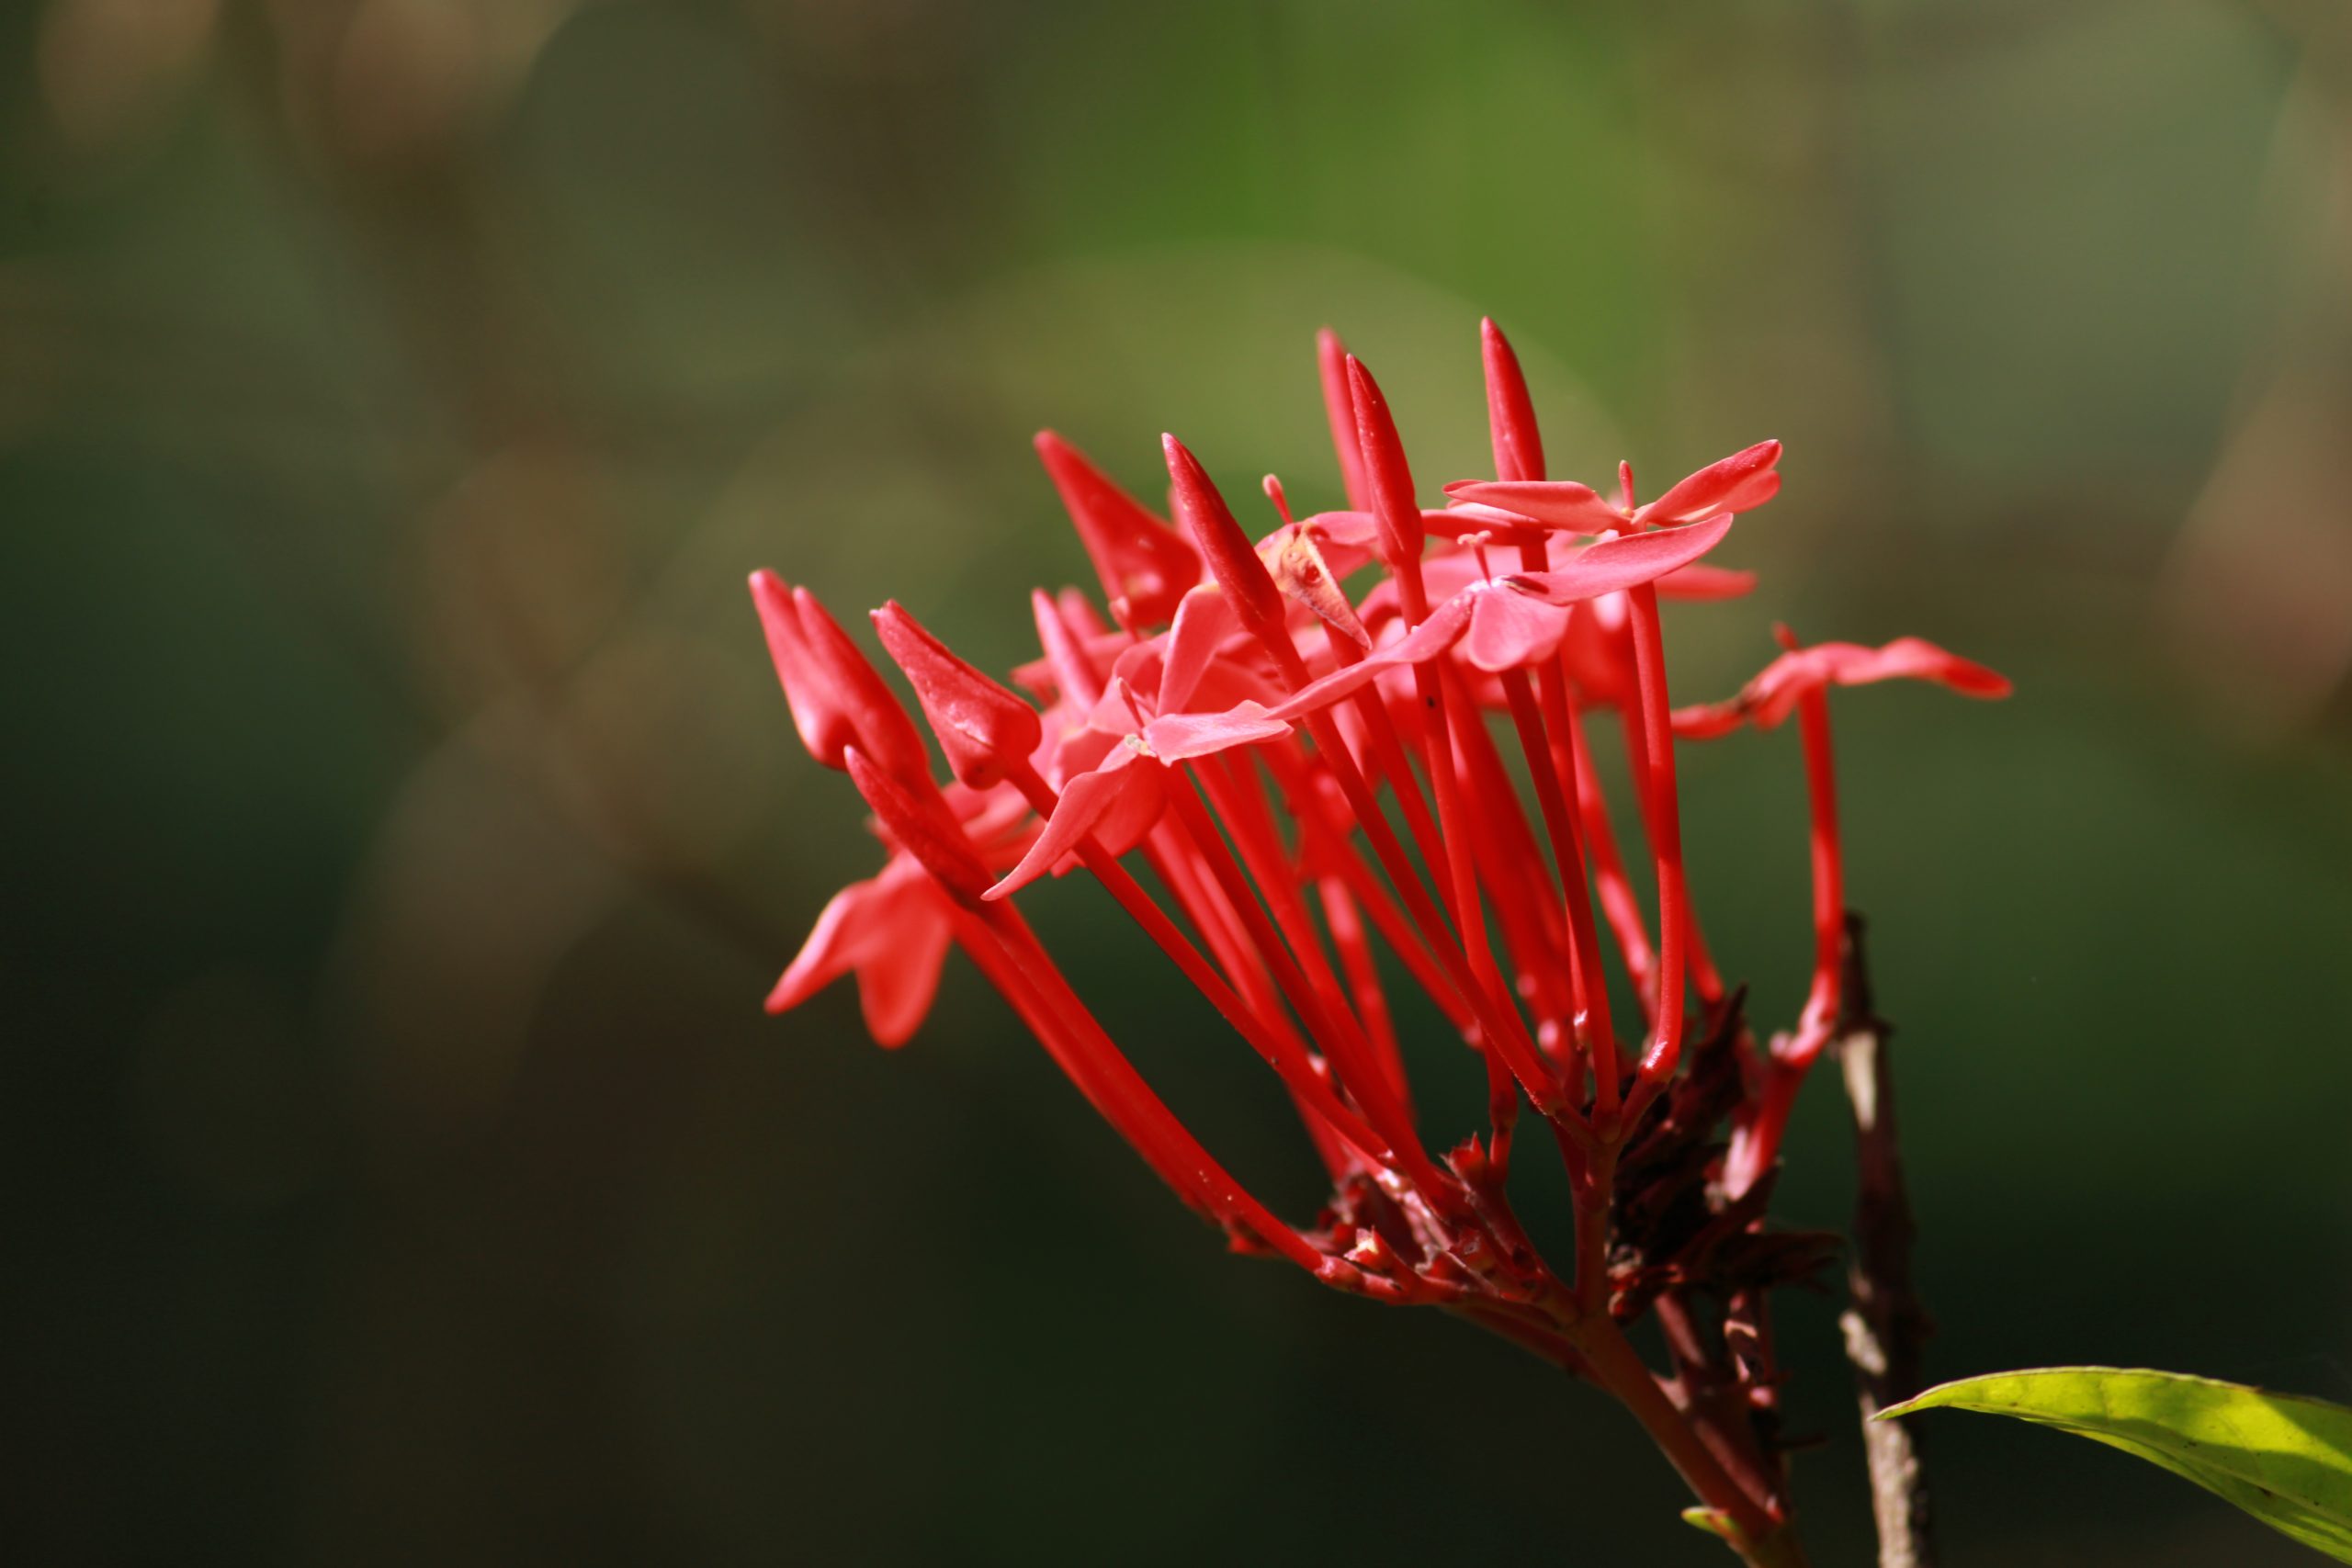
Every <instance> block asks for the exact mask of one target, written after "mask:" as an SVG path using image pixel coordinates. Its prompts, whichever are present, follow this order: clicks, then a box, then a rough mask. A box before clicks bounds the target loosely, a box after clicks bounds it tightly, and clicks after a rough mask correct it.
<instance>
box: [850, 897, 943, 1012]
mask: <svg viewBox="0 0 2352 1568" xmlns="http://www.w3.org/2000/svg"><path fill="white" fill-rule="evenodd" d="M918 900H920V901H918ZM906 905H907V907H906V908H905V909H903V910H902V911H901V912H900V913H899V917H898V919H896V920H895V921H893V923H892V926H891V931H890V940H889V941H888V942H884V943H883V944H882V945H881V947H880V948H879V950H878V951H876V953H875V954H874V956H873V957H872V958H871V959H870V960H868V961H867V962H866V963H865V964H860V965H859V966H858V971H857V1001H858V1009H859V1010H860V1011H861V1012H863V1013H864V1014H865V1028H866V1032H867V1033H869V1034H871V1035H873V1036H874V1043H876V1045H881V1046H885V1047H888V1048H889V1049H893V1050H895V1049H896V1048H898V1047H899V1046H900V1045H903V1044H905V1043H907V1041H908V1040H909V1039H910V1038H911V1037H912V1036H913V1034H914V1032H915V1031H916V1030H917V1029H919V1028H921V1027H922V1021H923V1018H924V1016H925V1015H926V1014H928V1013H929V1012H930V1011H931V1003H932V998H933V997H935V996H937V995H938V994H939V971H940V968H941V966H942V965H943V964H945V963H946V961H947V944H948V942H949V941H950V940H951V938H952V935H953V932H952V930H951V928H950V927H949V925H948V922H947V914H946V909H945V908H944V903H943V901H942V899H941V898H940V896H939V892H938V890H937V889H936V888H935V887H931V886H925V887H924V888H923V889H922V893H920V894H917V895H913V896H910V897H909V898H908V899H907V900H906Z"/></svg>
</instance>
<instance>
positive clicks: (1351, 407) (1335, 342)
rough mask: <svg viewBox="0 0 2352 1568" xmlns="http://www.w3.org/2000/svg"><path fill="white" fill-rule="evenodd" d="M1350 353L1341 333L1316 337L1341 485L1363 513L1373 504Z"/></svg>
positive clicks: (1328, 332)
mask: <svg viewBox="0 0 2352 1568" xmlns="http://www.w3.org/2000/svg"><path fill="white" fill-rule="evenodd" d="M1348 357H1349V356H1348V350H1347V345H1346V344H1342V343H1341V342H1340V334H1339V333H1335V332H1333V331H1332V330H1331V329H1330V328H1329V327H1325V328H1324V329H1323V330H1322V331H1321V332H1319V333H1316V334H1315V363H1316V367H1317V369H1318V370H1320V371H1321V372H1322V375H1323V416H1324V418H1325V419H1327V420H1329V422H1330V425H1331V446H1332V449H1333V450H1334V451H1336V452H1338V453H1339V455H1340V488H1341V489H1342V490H1343V491H1344V492H1345V493H1346V495H1347V498H1348V505H1349V506H1351V508H1353V509H1355V510H1356V511H1359V512H1362V511H1364V510H1366V509H1368V508H1369V507H1370V506H1371V505H1372V493H1371V491H1368V490H1366V489H1365V488H1364V482H1363V442H1362V441H1361V440H1360V439H1359V438H1358V436H1357V434H1356V401H1355V394H1354V393H1352V392H1351V391H1349V390H1348Z"/></svg>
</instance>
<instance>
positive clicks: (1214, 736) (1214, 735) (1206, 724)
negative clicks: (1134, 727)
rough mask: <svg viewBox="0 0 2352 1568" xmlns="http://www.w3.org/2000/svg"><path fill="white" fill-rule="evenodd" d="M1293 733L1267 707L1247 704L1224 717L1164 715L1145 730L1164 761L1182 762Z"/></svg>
mask: <svg viewBox="0 0 2352 1568" xmlns="http://www.w3.org/2000/svg"><path fill="white" fill-rule="evenodd" d="M1289 733H1290V725H1289V724H1288V723H1287V722H1285V721H1284V720H1282V719H1279V718H1276V717H1274V716H1272V715H1271V714H1270V713H1268V712H1267V710H1266V709H1265V707H1264V706H1263V705H1260V704H1258V703H1243V704H1241V705H1238V707H1234V708H1231V709H1229V710H1227V712H1224V713H1176V714H1164V715H1162V716H1159V718H1155V719H1153V720H1152V721H1151V722H1150V723H1149V724H1147V725H1145V726H1144V727H1143V742H1144V744H1145V745H1147V746H1148V747H1150V748H1151V754H1152V755H1153V756H1155V757H1157V758H1159V760H1160V761H1163V762H1182V761H1190V760H1191V759H1193V758H1194V757H1206V756H1208V755H1210V754H1212V753H1213V752H1217V751H1224V750H1230V749H1232V748H1233V747H1236V746H1255V745H1257V744H1259V743H1260V742H1261V741H1266V740H1279V739H1282V738H1283V736H1285V735H1288V734H1289Z"/></svg>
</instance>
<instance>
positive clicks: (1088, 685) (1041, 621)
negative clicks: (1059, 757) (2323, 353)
mask: <svg viewBox="0 0 2352 1568" xmlns="http://www.w3.org/2000/svg"><path fill="white" fill-rule="evenodd" d="M1029 610H1030V614H1031V615H1032V617H1033V618H1034V619H1035V622H1036V624H1037V646H1038V647H1040V648H1042V649H1045V651H1046V667H1047V668H1048V669H1050V670H1051V671H1053V672H1054V688H1055V691H1056V693H1057V695H1058V696H1059V697H1060V698H1061V700H1062V702H1064V703H1065V704H1067V705H1069V706H1071V707H1074V708H1080V709H1084V708H1090V707H1092V706H1093V705H1094V699H1095V698H1097V697H1099V696H1101V695H1102V694H1103V676H1102V673H1101V671H1099V670H1097V669H1096V667H1095V663H1094V660H1093V659H1092V658H1091V656H1090V655H1089V654H1088V653H1087V651H1086V647H1085V645H1084V643H1082V642H1081V641H1080V634H1079V633H1078V632H1076V631H1074V630H1073V629H1072V628H1071V626H1070V625H1069V622H1068V621H1067V620H1065V619H1064V618H1063V615H1062V607H1061V606H1060V605H1059V604H1056V603H1055V602H1054V600H1053V598H1052V597H1051V596H1050V595H1049V594H1047V593H1046V591H1045V590H1044V589H1042V588H1035V589H1032V590H1030V592H1029Z"/></svg>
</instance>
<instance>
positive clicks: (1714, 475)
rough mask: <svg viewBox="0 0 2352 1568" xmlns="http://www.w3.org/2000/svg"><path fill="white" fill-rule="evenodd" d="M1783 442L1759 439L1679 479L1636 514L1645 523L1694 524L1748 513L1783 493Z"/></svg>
mask: <svg viewBox="0 0 2352 1568" xmlns="http://www.w3.org/2000/svg"><path fill="white" fill-rule="evenodd" d="M1780 460H1781V444H1780V443H1779V442H1777V441H1759V442H1758V443H1757V444H1756V445H1755V446H1750V447H1748V448H1747V449H1746V450H1745V451H1740V452H1735V453H1733V454H1732V455H1731V456H1730V457H1725V458H1724V459H1722V460H1721V461H1720V462H1714V463H1710V464H1708V465H1707V466H1706V467H1705V468H1701V469H1700V470H1699V471H1698V472H1697V473H1695V474H1692V475H1690V476H1689V477H1688V478H1686V479H1681V480H1679V482H1677V483H1676V484H1675V485H1674V486H1673V488H1672V489H1670V490H1668V491H1667V492H1666V493H1665V494H1664V495H1661V496H1659V497H1658V498H1657V500H1656V501H1653V502H1650V503H1649V504H1648V505H1647V506H1645V507H1643V508H1642V509H1641V511H1640V512H1639V513H1637V514H1636V515H1638V516H1639V517H1640V518H1641V520H1642V521H1643V522H1645V523H1690V522H1696V521H1697V520H1698V519H1700V518H1702V517H1712V516H1713V515H1715V513H1719V512H1734V513H1737V512H1746V511H1747V510H1749V509H1750V508H1752V507H1758V506H1761V505H1763V504H1764V503H1765V502H1768V501H1770V500H1771V499H1772V497H1773V496H1774V495H1776V494H1778V493H1779V492H1780V489H1781V476H1780V475H1779V474H1777V473H1775V472H1773V465H1774V464H1776V463H1778V462H1779V461H1780Z"/></svg>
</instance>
